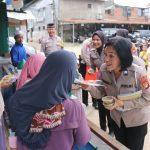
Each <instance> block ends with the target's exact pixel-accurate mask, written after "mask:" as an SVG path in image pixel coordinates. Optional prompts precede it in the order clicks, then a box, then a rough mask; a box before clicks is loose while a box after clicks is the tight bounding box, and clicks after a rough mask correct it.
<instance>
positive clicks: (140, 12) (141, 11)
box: [137, 8, 144, 17]
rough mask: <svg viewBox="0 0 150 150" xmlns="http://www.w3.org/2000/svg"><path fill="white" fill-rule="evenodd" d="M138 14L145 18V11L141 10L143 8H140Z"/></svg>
mask: <svg viewBox="0 0 150 150" xmlns="http://www.w3.org/2000/svg"><path fill="white" fill-rule="evenodd" d="M137 14H138V16H140V17H141V16H144V9H141V8H138V11H137Z"/></svg>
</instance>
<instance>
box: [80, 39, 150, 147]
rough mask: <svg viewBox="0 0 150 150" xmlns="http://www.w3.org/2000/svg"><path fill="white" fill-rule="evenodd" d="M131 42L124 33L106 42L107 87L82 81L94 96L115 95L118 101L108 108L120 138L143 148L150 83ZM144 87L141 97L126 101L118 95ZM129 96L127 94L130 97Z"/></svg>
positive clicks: (103, 68)
mask: <svg viewBox="0 0 150 150" xmlns="http://www.w3.org/2000/svg"><path fill="white" fill-rule="evenodd" d="M131 46H132V45H131V43H130V42H129V41H128V40H127V39H125V38H122V37H115V38H112V39H110V40H109V41H108V42H107V43H106V45H105V50H104V54H105V63H104V64H103V65H102V66H101V69H100V70H101V79H102V81H103V84H104V85H105V89H104V88H97V87H93V86H88V85H86V84H84V85H82V86H83V88H84V89H86V90H88V91H90V93H91V94H92V96H93V97H96V98H102V97H104V96H106V95H108V96H113V97H114V99H115V103H114V105H113V106H112V107H109V108H108V109H109V110H111V111H110V113H111V117H112V119H113V121H114V133H115V137H116V139H117V140H118V141H120V142H121V143H123V144H124V145H125V146H127V147H128V148H129V149H131V150H142V148H143V144H144V138H145V135H146V133H147V123H148V121H149V120H150V111H149V110H150V86H149V82H148V79H147V76H146V72H145V69H143V68H141V67H140V66H137V65H136V64H133V63H132V62H133V57H132V54H131ZM139 90H142V94H141V95H140V96H139V97H138V98H134V97H130V96H129V97H128V99H127V100H126V101H124V100H120V99H118V98H117V96H118V95H120V94H128V95H129V94H131V93H134V92H137V91H139ZM126 98H127V97H126Z"/></svg>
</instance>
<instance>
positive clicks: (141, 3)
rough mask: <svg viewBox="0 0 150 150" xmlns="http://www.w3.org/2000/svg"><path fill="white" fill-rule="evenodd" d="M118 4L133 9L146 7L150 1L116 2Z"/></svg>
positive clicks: (130, 0) (118, 0)
mask: <svg viewBox="0 0 150 150" xmlns="http://www.w3.org/2000/svg"><path fill="white" fill-rule="evenodd" d="M114 2H115V3H116V4H120V5H123V6H132V7H146V6H147V4H148V3H150V0H114Z"/></svg>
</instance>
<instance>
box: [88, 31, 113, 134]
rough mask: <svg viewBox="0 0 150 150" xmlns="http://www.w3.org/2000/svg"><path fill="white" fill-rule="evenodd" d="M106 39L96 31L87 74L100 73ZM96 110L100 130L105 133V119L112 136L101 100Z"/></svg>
mask: <svg viewBox="0 0 150 150" xmlns="http://www.w3.org/2000/svg"><path fill="white" fill-rule="evenodd" d="M105 40H106V37H105V35H104V34H103V32H102V31H99V30H98V31H96V32H95V33H94V34H93V36H92V44H93V48H92V49H91V51H90V60H91V68H90V69H89V71H88V72H89V73H92V72H95V71H96V69H98V70H99V72H100V67H101V65H102V63H104V52H103V47H104V44H105ZM97 101H98V110H99V121H100V128H101V129H103V130H104V131H106V129H107V126H106V124H107V123H106V118H107V120H108V128H109V134H110V135H113V124H112V119H111V117H110V112H109V110H107V109H106V108H105V107H104V105H103V104H102V100H101V99H98V100H97Z"/></svg>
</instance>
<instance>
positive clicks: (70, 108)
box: [17, 100, 90, 150]
mask: <svg viewBox="0 0 150 150" xmlns="http://www.w3.org/2000/svg"><path fill="white" fill-rule="evenodd" d="M63 105H64V108H65V112H66V115H65V116H64V117H63V119H62V124H61V125H60V126H58V127H55V128H53V129H51V136H50V138H49V140H48V141H49V142H48V144H47V146H46V147H45V148H44V149H43V150H60V148H61V150H71V149H72V147H73V146H74V145H75V144H77V145H79V146H83V145H85V144H86V143H87V142H88V141H89V140H90V130H89V127H88V125H87V121H86V117H85V114H84V109H83V107H82V105H81V103H80V102H79V101H78V100H66V101H64V103H63ZM58 139H59V140H58ZM17 150H28V149H27V148H26V147H25V146H23V145H22V144H21V143H20V142H18V145H17Z"/></svg>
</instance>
